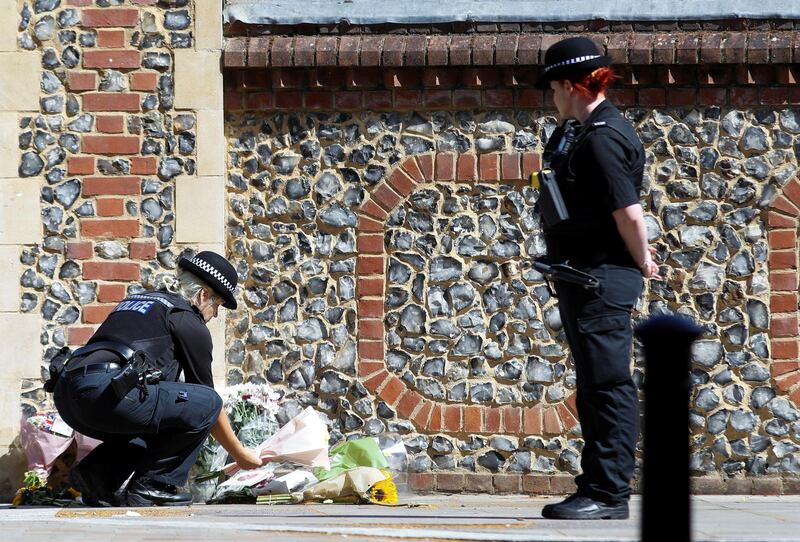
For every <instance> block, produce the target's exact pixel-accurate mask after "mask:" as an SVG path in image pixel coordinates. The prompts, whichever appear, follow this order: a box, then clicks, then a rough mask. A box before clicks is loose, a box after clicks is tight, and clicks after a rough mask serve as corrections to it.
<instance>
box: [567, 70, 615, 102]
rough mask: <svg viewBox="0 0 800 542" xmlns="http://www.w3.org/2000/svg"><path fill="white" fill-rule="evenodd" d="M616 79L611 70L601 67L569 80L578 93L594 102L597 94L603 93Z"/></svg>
mask: <svg viewBox="0 0 800 542" xmlns="http://www.w3.org/2000/svg"><path fill="white" fill-rule="evenodd" d="M618 78H619V77H618V76H617V74H616V73H614V69H613V68H611V67H609V66H603V67H602V68H597V69H596V70H594V71H592V72H590V73H586V74H582V75H579V76H576V77H575V78H574V79H573V78H570V82H571V83H572V86H574V87H575V89H576V90H577V91H578V92H580V93H581V94H582V95H584V96H585V97H587V98H589V99H590V100H594V99H595V98H597V95H598V94H600V93H601V92H605V90H606V89H607V88H608V87H609V85H611V82H612V81H613V80H614V79H618Z"/></svg>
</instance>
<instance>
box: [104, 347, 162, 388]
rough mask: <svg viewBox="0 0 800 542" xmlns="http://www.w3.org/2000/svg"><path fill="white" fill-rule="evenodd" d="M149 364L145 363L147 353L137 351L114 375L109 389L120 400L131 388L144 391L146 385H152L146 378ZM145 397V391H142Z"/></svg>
mask: <svg viewBox="0 0 800 542" xmlns="http://www.w3.org/2000/svg"><path fill="white" fill-rule="evenodd" d="M148 367H149V363H148V361H147V353H146V352H145V351H144V350H137V351H136V352H134V353H133V355H132V356H131V357H130V359H129V360H128V363H127V364H126V365H125V366H124V367H123V368H122V370H121V371H120V372H119V373H117V374H116V375H114V377H113V378H112V379H111V387H112V388H113V389H114V394H115V395H116V396H117V397H118V398H119V399H122V398H123V397H125V396H126V395H128V393H130V391H131V390H132V389H133V388H136V387H138V388H140V389H141V390H146V388H145V385H146V384H152V383H153V382H152V381H150V379H149V378H147V376H148V372H149V371H148ZM143 393H145V395H146V391H143Z"/></svg>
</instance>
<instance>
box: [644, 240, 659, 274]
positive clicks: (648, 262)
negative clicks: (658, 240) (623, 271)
mask: <svg viewBox="0 0 800 542" xmlns="http://www.w3.org/2000/svg"><path fill="white" fill-rule="evenodd" d="M655 255H656V248H655V247H647V254H646V255H645V260H644V264H642V267H641V269H642V275H644V278H646V279H656V280H660V279H661V275H660V274H659V273H658V264H657V263H656V261H655V260H654V259H653V258H655Z"/></svg>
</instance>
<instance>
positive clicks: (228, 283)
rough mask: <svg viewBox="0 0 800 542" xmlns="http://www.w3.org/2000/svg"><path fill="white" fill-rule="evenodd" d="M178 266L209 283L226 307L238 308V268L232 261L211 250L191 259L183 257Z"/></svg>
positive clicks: (199, 253)
mask: <svg viewBox="0 0 800 542" xmlns="http://www.w3.org/2000/svg"><path fill="white" fill-rule="evenodd" d="M178 267H181V268H183V269H185V270H187V271H189V272H191V273H193V274H194V275H197V276H198V277H199V278H200V279H202V280H203V282H205V283H206V284H208V285H209V286H210V287H211V288H212V289H213V290H214V291H215V292H216V293H217V294H218V295H219V296H220V297H221V298H222V299H224V300H225V302H224V303H223V304H222V306H223V307H225V308H226V309H235V308H236V298H235V297H234V293H235V291H236V283H237V281H238V277H237V276H236V270H235V269H234V268H233V266H232V265H231V263H230V262H229V261H228V260H226V259H225V258H223V257H222V256H220V255H219V254H217V253H216V252H211V251H210V250H204V251H203V252H198V253H197V255H196V256H195V257H194V258H192V259H191V260H187V259H186V258H181V259H180V261H179V262H178Z"/></svg>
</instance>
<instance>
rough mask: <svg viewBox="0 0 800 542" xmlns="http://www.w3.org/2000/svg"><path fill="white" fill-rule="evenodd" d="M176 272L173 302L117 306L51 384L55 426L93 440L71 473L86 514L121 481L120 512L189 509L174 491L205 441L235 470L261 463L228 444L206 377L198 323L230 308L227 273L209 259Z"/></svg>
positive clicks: (232, 440)
mask: <svg viewBox="0 0 800 542" xmlns="http://www.w3.org/2000/svg"><path fill="white" fill-rule="evenodd" d="M178 265H179V267H180V269H179V275H178V283H177V284H178V290H179V293H169V292H166V291H148V292H144V293H141V294H135V295H130V296H128V297H127V298H125V299H124V300H123V301H122V302H121V303H120V304H119V305H117V307H116V308H115V309H114V311H113V312H112V313H111V314H110V315H109V316H108V318H107V319H106V320H105V322H103V324H102V325H101V326H100V328H99V329H98V330H97V331H96V332H95V334H94V335H93V336H92V338H91V339H90V340H89V342H88V343H87V345H86V346H85V347H83V348H81V349H79V350H77V351H75V352H74V353H73V355H72V356H71V357H70V358H69V360H68V361H67V363H66V366H65V368H64V372H63V373H62V375H61V376H60V377H59V378H58V380H57V381H56V382H55V389H54V401H55V404H56V407H57V408H58V412H59V414H61V417H62V418H63V419H64V420H65V421H66V422H67V423H68V424H69V425H70V426H71V427H73V428H74V429H75V430H77V431H79V432H81V433H83V434H85V435H89V436H91V437H93V438H96V439H99V440H101V441H103V442H102V444H100V445H99V446H97V448H95V449H94V450H93V451H92V452H91V453H90V454H89V455H88V456H87V457H85V458H84V459H83V460H82V461H81V462H80V463H79V464H78V465H77V466H76V467H75V468H74V469H73V471H72V473H71V481H72V483H73V485H74V486H75V488H76V489H78V490H79V491H80V492H81V495H82V498H83V501H84V503H85V504H87V505H90V506H114V505H116V504H118V502H117V499H116V497H115V492H116V491H117V490H118V489H119V488H120V486H121V485H122V484H123V483H124V482H125V480H127V479H128V478H129V477H131V475H132V477H131V480H130V482H129V483H128V486H127V490H126V494H125V498H126V501H127V504H128V505H131V506H152V505H166V506H181V505H188V504H191V502H192V497H191V494H189V493H185V492H181V491H180V490H179V488H180V487H181V486H183V485H184V484H185V483H186V480H187V478H188V474H189V469H190V468H191V467H192V465H193V464H194V462H195V460H196V458H197V455H198V453H199V452H200V448H201V447H202V445H203V443H204V442H205V440H206V437H207V436H208V434H209V433H211V434H212V435H213V436H214V438H216V439H217V441H219V442H220V444H222V446H223V447H224V448H225V449H226V450H227V451H228V452H229V453H230V454H231V456H232V457H233V458H234V460H235V461H236V462H237V463H238V464H239V466H240V467H242V468H245V469H247V468H255V467H258V466H260V465H261V463H262V462H261V460H260V459H259V458H258V457H257V456H256V455H255V454H254V453H253V452H252V451H250V450H247V449H245V448H244V447H243V446H242V445H241V443H240V442H239V440H238V439H237V438H236V436H235V435H234V433H233V431H232V429H231V425H230V422H229V420H228V417H227V415H226V414H225V411H224V410H222V399H221V398H220V396H219V395H218V394H217V393H216V392H215V391H214V389H213V387H214V382H213V379H212V376H211V361H212V359H211V349H212V344H211V334H210V332H209V331H208V328H207V327H206V324H207V323H208V322H209V321H210V320H211V319H212V318H214V317H215V316H216V315H217V310H218V308H219V306H220V305H222V306H224V307H227V308H229V309H235V308H236V299H235V298H234V289H235V287H236V282H237V277H236V271H235V270H234V268H233V266H232V265H231V264H230V263H229V262H228V261H227V260H226V259H225V258H223V257H222V256H220V255H218V254H215V253H213V252H200V253H199V254H197V255H196V256H195V257H194V258H192V259H191V260H187V259H186V258H182V259H181V260H180V262H179V264H178ZM133 360H138V363H137V365H138V368H136V366H135V365H134V364H133ZM144 360H146V361H144ZM129 361H130V362H131V363H129ZM145 369H146V370H145ZM159 380H160V381H159ZM179 380H183V381H182V382H181V381H179Z"/></svg>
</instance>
